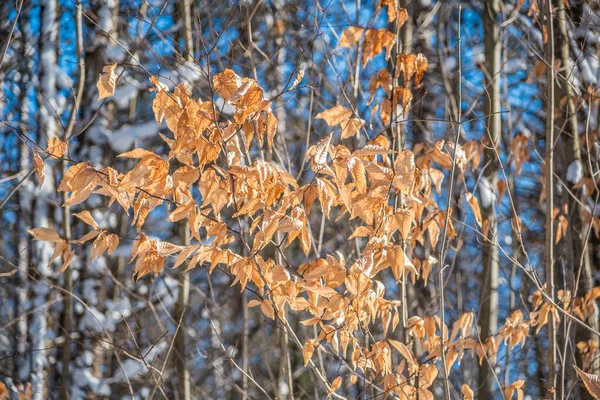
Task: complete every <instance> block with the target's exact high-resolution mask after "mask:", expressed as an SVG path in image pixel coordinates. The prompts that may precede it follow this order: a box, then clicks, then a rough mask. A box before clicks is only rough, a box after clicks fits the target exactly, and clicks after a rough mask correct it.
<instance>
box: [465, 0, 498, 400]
mask: <svg viewBox="0 0 600 400" xmlns="http://www.w3.org/2000/svg"><path fill="white" fill-rule="evenodd" d="M499 16H500V0H487V1H486V4H485V8H484V11H483V26H484V42H485V68H486V70H485V87H486V90H487V92H488V94H487V96H485V113H486V126H485V130H486V133H487V135H488V139H489V142H490V145H489V146H488V147H487V148H486V153H485V164H484V165H485V167H484V168H485V170H484V177H485V179H487V181H488V183H489V187H490V188H491V190H493V191H495V190H496V188H497V186H498V172H497V171H498V161H497V160H498V157H497V154H496V153H499V152H500V148H499V146H500V138H501V129H502V125H501V123H502V120H501V115H500V104H501V98H500V70H501V60H500V57H501V42H500V22H499ZM459 106H460V105H459ZM482 217H483V220H484V221H485V222H484V223H487V224H488V226H487V234H486V239H485V240H484V241H483V249H482V268H483V271H482V274H483V285H482V288H481V290H482V293H481V296H480V301H481V310H480V314H479V325H480V327H481V333H480V337H481V340H482V341H485V340H486V339H487V338H489V337H490V336H491V335H493V334H495V333H496V330H497V327H498V274H499V272H498V271H499V268H500V261H499V255H498V248H497V246H496V245H494V244H493V242H494V241H496V236H497V231H498V223H497V221H496V211H495V204H494V201H493V200H492V201H491V202H490V204H486V203H485V202H482ZM492 368H493V366H492V365H489V363H488V362H487V360H483V362H482V366H481V368H480V369H479V398H481V399H486V398H491V397H492V396H493V392H494V383H495V379H494V375H493V373H492V370H491V369H492Z"/></svg>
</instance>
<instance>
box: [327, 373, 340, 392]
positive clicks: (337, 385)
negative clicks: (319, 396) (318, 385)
mask: <svg viewBox="0 0 600 400" xmlns="http://www.w3.org/2000/svg"><path fill="white" fill-rule="evenodd" d="M340 386H342V377H341V376H338V377H336V378H335V379H334V380H333V382H331V390H330V391H329V393H330V394H331V393H333V392H335V391H336V390H338V389H339V388H340Z"/></svg>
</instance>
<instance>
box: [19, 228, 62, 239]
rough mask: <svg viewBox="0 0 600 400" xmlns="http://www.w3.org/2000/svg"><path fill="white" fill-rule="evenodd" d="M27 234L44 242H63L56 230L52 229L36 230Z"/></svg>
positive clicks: (31, 230)
mask: <svg viewBox="0 0 600 400" xmlns="http://www.w3.org/2000/svg"><path fill="white" fill-rule="evenodd" d="M27 232H29V234H30V235H31V236H33V239H34V240H42V241H44V242H59V241H61V240H62V239H61V238H60V236H59V234H58V233H56V231H55V230H54V229H50V228H35V229H30V230H28V231H27Z"/></svg>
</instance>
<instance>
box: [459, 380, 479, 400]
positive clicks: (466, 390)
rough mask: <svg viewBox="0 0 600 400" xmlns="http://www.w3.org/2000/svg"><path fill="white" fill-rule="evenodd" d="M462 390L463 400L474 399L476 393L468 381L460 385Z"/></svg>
mask: <svg viewBox="0 0 600 400" xmlns="http://www.w3.org/2000/svg"><path fill="white" fill-rule="evenodd" d="M460 391H461V392H462V394H463V400H474V398H475V394H474V393H473V389H471V387H470V386H469V385H467V384H466V383H463V385H462V386H461V387H460Z"/></svg>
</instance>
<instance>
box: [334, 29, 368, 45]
mask: <svg viewBox="0 0 600 400" xmlns="http://www.w3.org/2000/svg"><path fill="white" fill-rule="evenodd" d="M364 31H365V30H364V29H363V28H359V27H357V26H351V27H350V28H347V29H344V31H343V32H342V36H341V38H340V42H339V43H338V47H352V46H354V45H355V44H357V43H358V42H359V41H360V38H361V37H362V35H363V32H364Z"/></svg>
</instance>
